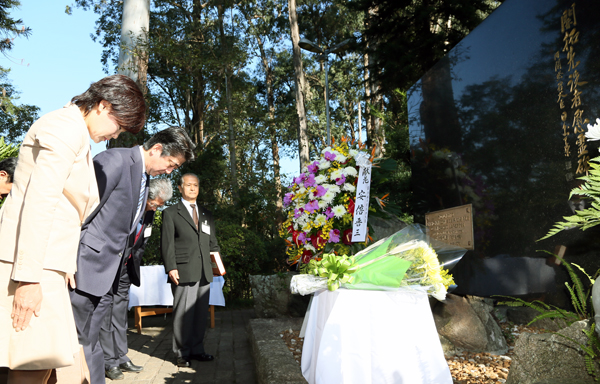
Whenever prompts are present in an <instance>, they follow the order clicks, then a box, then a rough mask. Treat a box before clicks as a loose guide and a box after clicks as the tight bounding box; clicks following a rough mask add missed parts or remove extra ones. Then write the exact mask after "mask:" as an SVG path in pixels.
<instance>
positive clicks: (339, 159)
mask: <svg viewBox="0 0 600 384" xmlns="http://www.w3.org/2000/svg"><path fill="white" fill-rule="evenodd" d="M346 159H348V158H347V157H346V156H344V155H342V154H341V153H338V154H337V156H336V157H335V161H337V162H338V163H343V162H344V161H346Z"/></svg>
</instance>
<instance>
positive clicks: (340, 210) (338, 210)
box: [332, 204, 346, 219]
mask: <svg viewBox="0 0 600 384" xmlns="http://www.w3.org/2000/svg"><path fill="white" fill-rule="evenodd" d="M332 211H333V214H334V215H335V217H337V218H338V219H339V218H341V217H342V216H344V213H346V208H344V206H343V205H341V204H339V205H336V206H335V207H333V209H332Z"/></svg>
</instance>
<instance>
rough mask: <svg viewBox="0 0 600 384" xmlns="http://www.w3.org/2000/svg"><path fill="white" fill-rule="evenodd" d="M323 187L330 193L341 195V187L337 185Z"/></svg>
mask: <svg viewBox="0 0 600 384" xmlns="http://www.w3.org/2000/svg"><path fill="white" fill-rule="evenodd" d="M323 187H325V188H327V190H328V191H331V192H333V193H335V194H338V193H340V187H338V186H337V185H335V184H325V185H323Z"/></svg>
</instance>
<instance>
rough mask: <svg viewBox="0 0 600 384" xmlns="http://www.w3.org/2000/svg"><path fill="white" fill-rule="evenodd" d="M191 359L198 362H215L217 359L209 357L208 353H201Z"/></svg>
mask: <svg viewBox="0 0 600 384" xmlns="http://www.w3.org/2000/svg"><path fill="white" fill-rule="evenodd" d="M190 357H191V358H192V359H194V360H198V361H213V360H214V359H215V357H214V356H213V355H209V354H208V353H199V354H197V355H191V356H190Z"/></svg>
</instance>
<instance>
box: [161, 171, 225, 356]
mask: <svg viewBox="0 0 600 384" xmlns="http://www.w3.org/2000/svg"><path fill="white" fill-rule="evenodd" d="M198 183H199V180H198V176H196V175H194V174H192V173H188V174H185V175H183V176H182V177H181V180H180V181H179V191H180V192H181V198H182V199H181V201H180V202H179V203H178V204H176V205H173V206H171V207H169V208H167V209H165V210H164V211H163V223H162V228H161V253H162V258H163V261H164V264H165V270H166V272H167V273H168V274H169V280H170V283H171V289H172V290H173V352H174V353H175V355H176V357H177V365H178V366H179V367H189V366H190V359H194V360H199V361H211V360H213V359H214V357H213V356H212V355H209V354H207V353H206V352H205V350H204V333H205V331H206V323H207V316H208V300H209V296H210V283H211V282H212V280H213V273H212V265H211V260H210V253H211V252H219V244H218V243H217V236H216V234H215V222H214V220H213V217H212V213H211V212H210V211H208V210H207V209H204V208H203V207H200V206H198V204H197V203H196V197H197V196H198Z"/></svg>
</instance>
